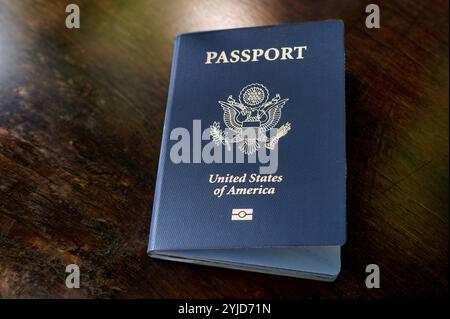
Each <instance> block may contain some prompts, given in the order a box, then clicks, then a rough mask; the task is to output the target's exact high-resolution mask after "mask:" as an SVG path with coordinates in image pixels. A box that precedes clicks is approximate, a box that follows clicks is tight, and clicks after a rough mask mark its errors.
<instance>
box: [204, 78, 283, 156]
mask: <svg viewBox="0 0 450 319" xmlns="http://www.w3.org/2000/svg"><path fill="white" fill-rule="evenodd" d="M288 101H289V99H281V97H280V95H279V94H276V95H275V96H274V97H273V98H272V99H271V100H270V101H269V90H268V89H267V88H266V87H265V86H264V85H262V84H260V83H252V84H249V85H247V86H245V87H244V88H242V90H241V91H240V93H239V97H238V101H236V100H235V99H234V98H233V96H232V95H230V96H228V99H227V101H226V102H225V101H219V105H220V106H221V107H222V109H223V121H224V123H225V125H226V126H227V127H228V129H230V130H231V131H232V132H233V133H235V134H234V136H233V137H228V134H227V133H226V132H224V131H222V130H221V129H220V123H219V122H214V123H213V124H212V125H211V126H210V134H211V136H212V138H213V140H214V142H215V143H216V145H219V144H223V145H226V146H227V147H228V148H229V147H230V144H232V143H238V144H239V150H240V151H241V152H243V153H244V154H253V153H255V152H256V151H257V150H259V149H260V148H261V146H263V147H266V148H268V149H274V147H275V145H276V144H277V143H278V141H279V139H280V138H282V137H283V136H285V135H286V134H287V133H288V131H289V130H290V129H291V124H290V123H289V122H287V123H286V124H284V125H282V126H281V127H280V128H278V129H277V131H276V134H275V136H273V137H272V138H270V139H269V137H268V136H267V135H266V132H267V131H269V130H271V129H273V128H275V126H276V125H277V124H278V122H279V121H280V118H281V111H282V109H283V107H284V105H285V104H286V103H287V102H288Z"/></svg>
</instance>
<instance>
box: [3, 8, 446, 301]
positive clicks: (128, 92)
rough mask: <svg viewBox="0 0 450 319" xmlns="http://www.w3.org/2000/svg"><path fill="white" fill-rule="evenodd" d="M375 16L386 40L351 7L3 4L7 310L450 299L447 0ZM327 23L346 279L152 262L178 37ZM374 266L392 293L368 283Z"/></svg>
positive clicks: (362, 10)
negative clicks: (152, 227) (129, 301)
mask: <svg viewBox="0 0 450 319" xmlns="http://www.w3.org/2000/svg"><path fill="white" fill-rule="evenodd" d="M70 2H73V3H77V4H79V5H80V8H81V28H80V29H78V30H76V29H72V30H69V29H66V28H65V24H64V23H65V18H66V13H65V7H66V5H67V4H68V3H70ZM369 3H370V2H369ZM376 3H377V4H378V5H379V6H380V9H381V28H380V29H367V28H366V27H365V18H366V15H367V14H366V13H365V6H366V5H367V4H368V3H366V2H365V1H353V0H345V1H331V0H330V1H313V0H311V1H288V0H285V1H222V0H214V1H156V0H155V1H144V0H130V1H119V0H95V1H92V0H91V1H87V0H86V1H84V0H73V1H50V0H47V1H43V0H0V297H3V298H26V297H33V298H59V297H64V298H103V297H108V298H109V297H112V298H189V297H190V298H216V297H218V298H222V297H232V298H387V297H389V298H393V297H448V240H449V237H448V226H449V220H448V136H449V135H448V133H449V132H448V128H449V127H448V105H449V96H448V85H449V80H448V67H449V65H448V2H447V1H446V0H442V1H441V0H436V1H419V0H415V1H406V0H405V1H403V0H395V1H376ZM327 18H340V19H343V20H344V22H345V27H346V81H347V83H346V99H347V102H346V105H347V114H348V115H347V130H348V152H347V153H348V241H347V244H346V245H345V247H344V248H343V260H342V272H341V274H340V276H339V277H338V279H337V281H336V282H335V283H323V282H314V281H307V280H301V279H292V278H286V277H278V276H272V275H265V274H255V273H248V272H241V271H234V270H225V269H219V268H213V267H203V266H194V265H187V264H181V263H175V262H168V261H167V262H166V261H158V260H153V259H150V258H149V257H148V256H147V255H146V245H147V240H148V232H149V222H150V216H151V208H152V202H153V192H154V187H155V176H156V169H157V163H158V156H159V147H160V139H161V133H162V126H163V116H164V110H165V105H166V98H167V89H168V83H169V70H170V64H171V53H172V42H173V39H174V36H175V35H176V34H177V33H180V32H190V31H198V30H209V29H223V28H234V27H243V26H257V25H266V24H279V23H290V22H301V21H308V20H320V19H327ZM70 263H76V264H78V265H79V266H80V268H81V288H80V289H67V288H66V286H65V277H66V275H67V274H66V273H65V267H66V265H67V264H70ZM371 263H375V264H377V265H379V267H380V270H381V288H380V289H367V288H366V286H365V278H366V273H365V268H366V265H368V264H371Z"/></svg>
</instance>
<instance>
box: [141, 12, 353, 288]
mask: <svg viewBox="0 0 450 319" xmlns="http://www.w3.org/2000/svg"><path fill="white" fill-rule="evenodd" d="M204 130H206V131H205V132H204ZM227 130H228V133H230V135H225V132H226V131H227ZM252 132H254V134H255V135H254V136H252V135H251V134H250V133H252ZM246 133H249V135H246ZM202 134H203V136H202ZM233 134H234V135H233ZM249 136H250V137H249ZM202 137H203V139H202ZM181 138H183V139H184V144H186V141H189V145H188V146H189V150H190V151H189V152H188V153H189V154H186V152H184V153H185V154H183V155H182V156H181V155H180V152H182V151H184V150H187V148H186V149H185V148H180V140H181ZM211 145H214V150H216V151H217V152H218V150H219V148H220V149H221V150H222V153H221V156H222V160H221V161H220V160H218V161H212V162H211V158H209V160H208V157H207V156H203V155H204V154H205V152H206V153H208V151H209V153H211V152H212V150H211ZM208 147H209V148H208ZM205 148H206V150H205ZM230 149H231V150H234V153H233V154H234V156H238V155H241V156H243V158H244V160H243V163H236V161H234V162H232V163H229V162H225V161H224V160H223V157H224V153H226V152H227V151H230ZM345 149H346V147H345V66H344V25H343V23H342V21H340V20H326V21H318V22H307V23H300V24H289V25H280V26H265V27H255V28H242V29H231V30H219V31H207V32H197V33H187V34H181V35H178V36H177V37H176V40H175V45H174V53H173V62H172V71H171V80H170V87H169V95H168V102H167V108H166V115H165V121H164V130H163V136H162V143H161V153H160V160H159V167H158V174H157V182H156V189H155V195H154V204H153V214H152V220H151V227H150V239H149V244H148V253H149V255H150V256H151V257H156V258H164V259H171V260H178V261H185V262H192V263H200V264H206V265H216V266H222V267H229V268H237V269H246V270H254V271H261V272H267V273H274V274H281V275H289V276H295V277H305V278H312V279H322V280H333V279H334V278H335V277H336V276H337V273H338V272H339V269H340V246H342V245H343V244H344V243H345V240H346V216H345V202H346V157H345ZM270 151H272V152H274V153H276V155H277V156H276V159H275V157H274V159H273V160H272V161H271V162H270V164H269V162H267V161H266V163H262V160H261V161H260V160H259V157H257V156H256V154H259V153H261V152H266V153H267V152H270ZM252 156H256V157H257V161H256V162H251V161H250V160H249V158H251V157H252ZM215 158H216V159H217V158H218V157H215ZM266 160H267V158H266ZM274 162H276V163H275V164H274ZM275 166H276V170H274V167H275ZM264 168H265V170H264ZM267 172H269V173H267Z"/></svg>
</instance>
